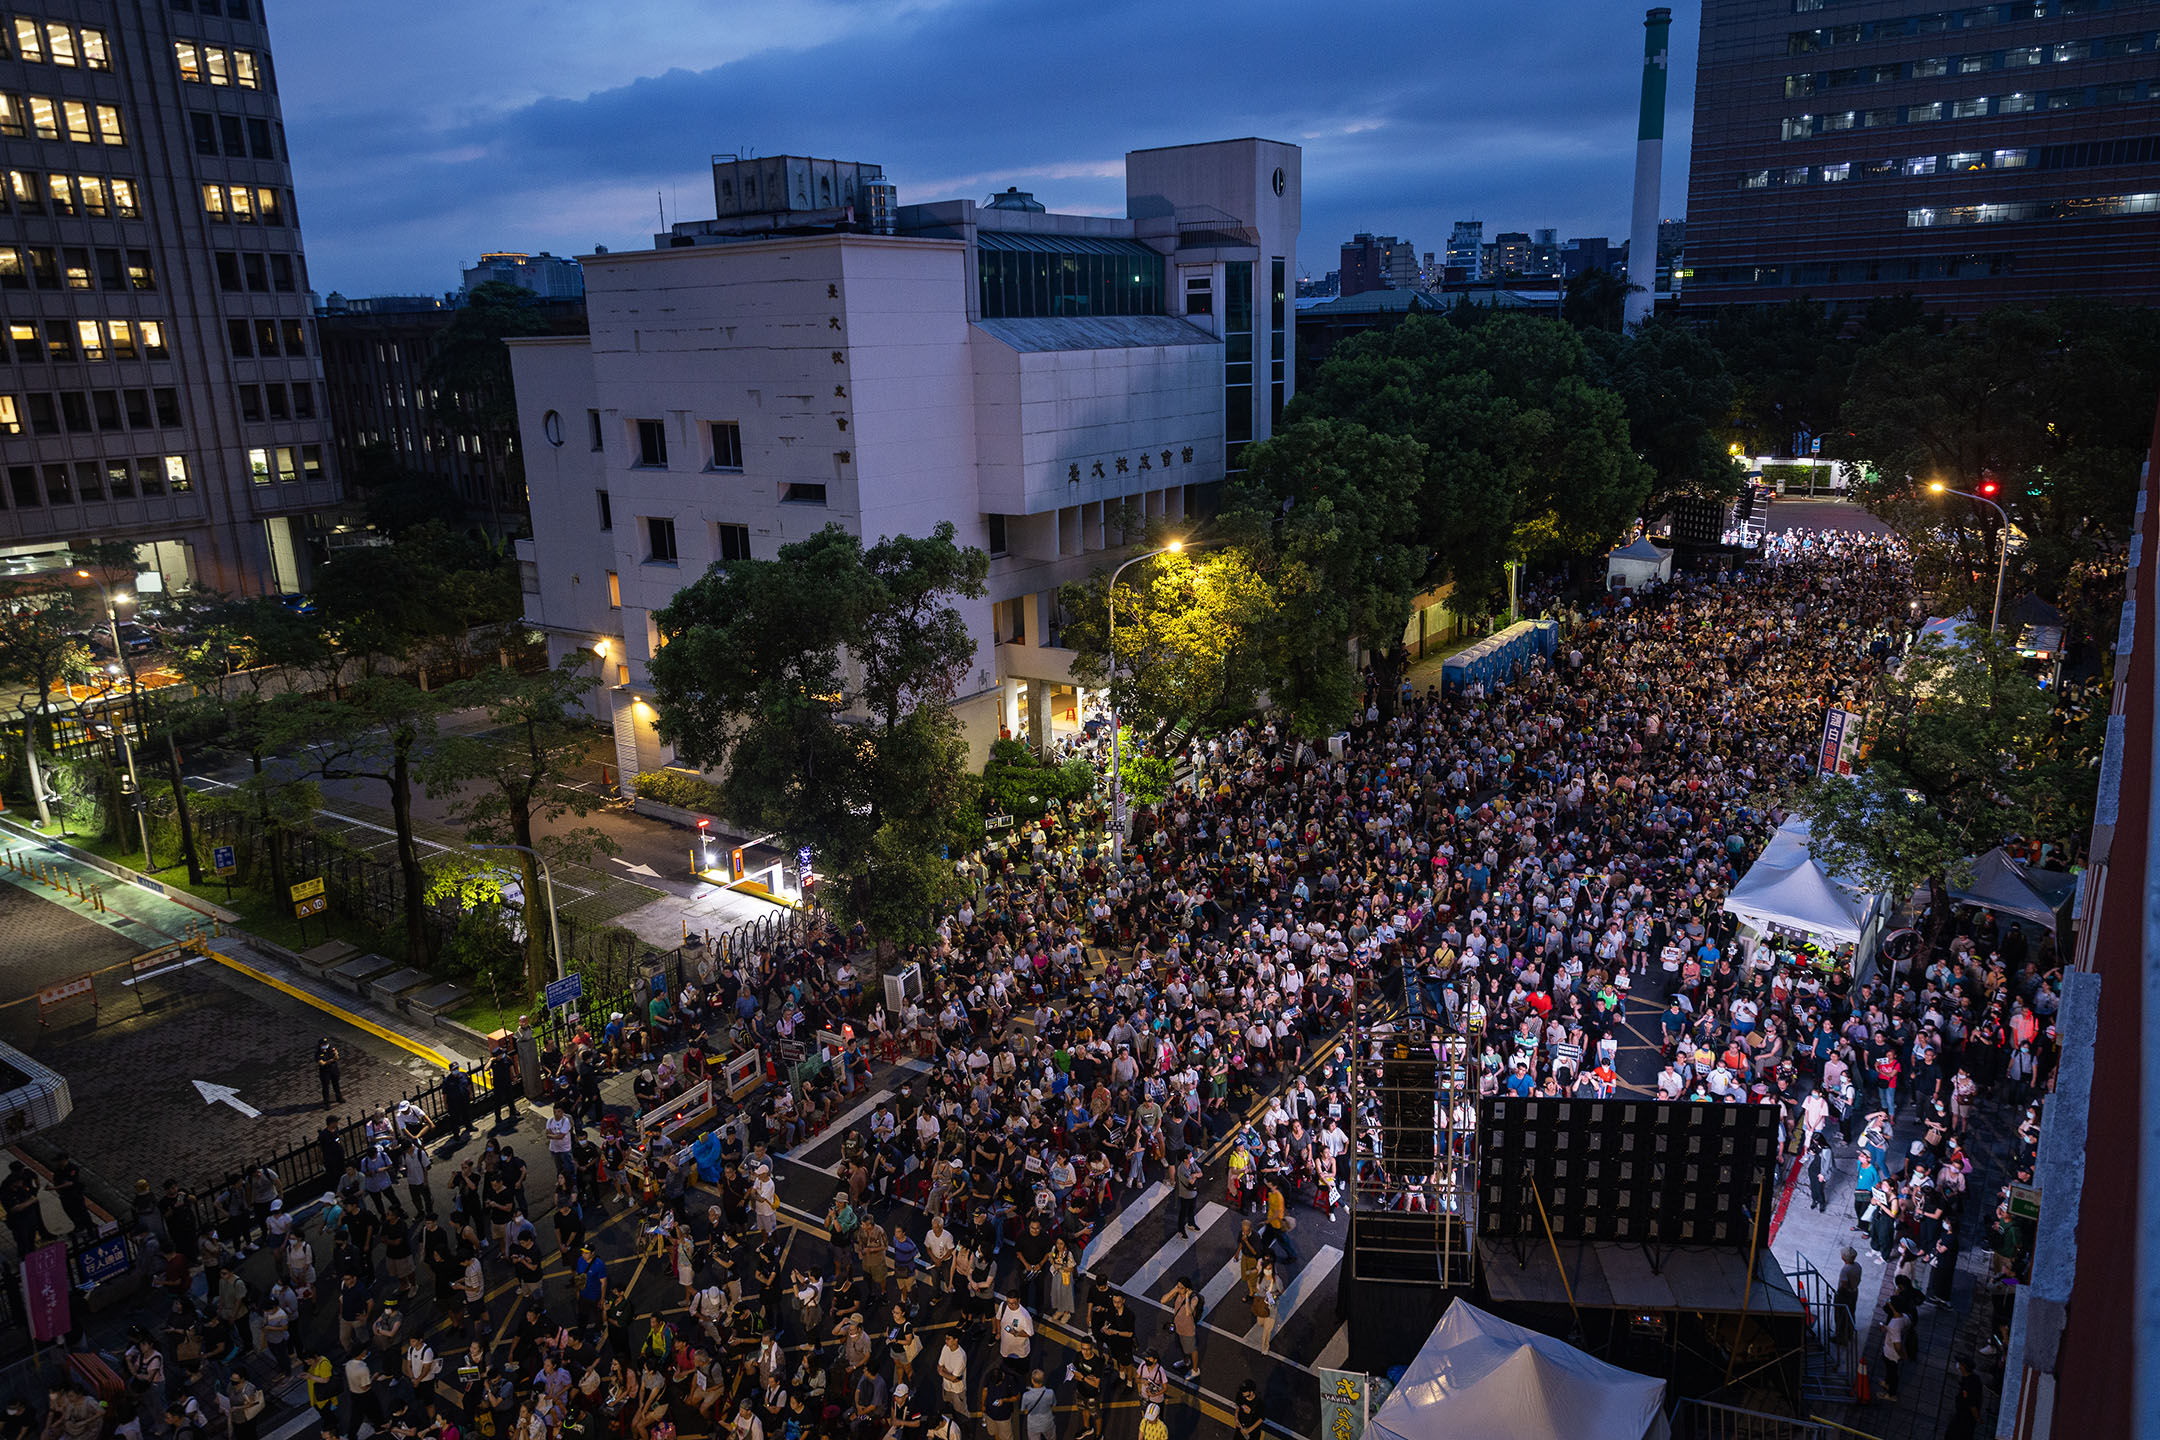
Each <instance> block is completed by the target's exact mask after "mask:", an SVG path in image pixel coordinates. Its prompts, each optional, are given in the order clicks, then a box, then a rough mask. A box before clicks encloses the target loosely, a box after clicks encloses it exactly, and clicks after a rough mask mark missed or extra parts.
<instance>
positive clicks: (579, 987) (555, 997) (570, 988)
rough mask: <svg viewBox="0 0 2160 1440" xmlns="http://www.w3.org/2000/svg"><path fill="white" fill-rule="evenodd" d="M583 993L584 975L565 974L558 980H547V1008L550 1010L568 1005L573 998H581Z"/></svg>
mask: <svg viewBox="0 0 2160 1440" xmlns="http://www.w3.org/2000/svg"><path fill="white" fill-rule="evenodd" d="M584 995H585V977H584V976H583V975H565V976H564V977H563V978H562V979H560V980H551V981H549V982H548V987H547V1008H548V1009H550V1010H554V1009H558V1008H560V1007H562V1006H564V1005H568V1004H569V1003H571V1002H572V1001H573V1000H580V999H583V998H584Z"/></svg>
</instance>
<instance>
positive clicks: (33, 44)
mask: <svg viewBox="0 0 2160 1440" xmlns="http://www.w3.org/2000/svg"><path fill="white" fill-rule="evenodd" d="M15 55H16V58H17V59H21V60H34V61H38V62H43V60H44V59H45V41H44V40H43V39H42V38H41V37H40V36H39V35H38V27H37V21H35V20H17V21H16V22H15Z"/></svg>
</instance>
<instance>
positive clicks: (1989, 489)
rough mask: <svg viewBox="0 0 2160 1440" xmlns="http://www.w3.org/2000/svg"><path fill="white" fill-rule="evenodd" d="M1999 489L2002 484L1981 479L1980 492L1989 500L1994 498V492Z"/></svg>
mask: <svg viewBox="0 0 2160 1440" xmlns="http://www.w3.org/2000/svg"><path fill="white" fill-rule="evenodd" d="M2000 489H2002V486H2000V485H1998V484H1996V483H1995V482H1994V481H1993V480H1982V481H1981V482H1980V493H1981V494H1982V495H1985V496H1987V497H1988V498H1989V499H1990V500H1992V499H1994V498H1995V492H1996V491H1998V490H2000Z"/></svg>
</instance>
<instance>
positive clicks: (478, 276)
mask: <svg viewBox="0 0 2160 1440" xmlns="http://www.w3.org/2000/svg"><path fill="white" fill-rule="evenodd" d="M490 283H493V284H498V285H515V286H517V287H518V288H519V289H520V290H530V291H532V292H533V294H535V295H537V296H539V297H540V298H541V299H543V300H582V299H584V298H585V271H584V268H583V267H582V266H580V265H579V264H578V262H577V261H575V260H566V259H564V258H563V257H562V256H560V255H550V254H548V253H547V252H546V251H545V250H543V251H541V252H540V253H539V254H538V255H524V254H520V253H518V252H516V251H499V252H497V253H494V254H491V255H482V256H481V257H480V263H479V264H477V265H475V266H473V267H472V268H471V269H469V270H467V271H465V273H464V285H463V287H462V288H463V289H464V290H465V291H466V292H467V293H470V292H472V291H474V290H477V289H479V288H480V287H481V286H482V285H486V284H490Z"/></svg>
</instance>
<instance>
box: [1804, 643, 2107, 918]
mask: <svg viewBox="0 0 2160 1440" xmlns="http://www.w3.org/2000/svg"><path fill="white" fill-rule="evenodd" d="M2097 720H2098V717H2097V715H2096V716H2095V722H2097ZM2099 739H2100V736H2099V734H2098V731H2097V728H2096V724H2086V725H2081V726H2071V725H2068V724H2067V723H2065V722H2062V721H2059V720H2058V718H2057V717H2056V716H2055V715H2054V713H2053V711H2052V702H2051V700H2050V698H2049V696H2048V695H2047V693H2046V692H2045V691H2043V690H2041V689H2040V688H2039V686H2038V685H2037V684H2036V683H2035V681H2034V678H2033V676H2032V675H2031V674H2030V673H2028V672H2027V671H2026V670H2025V669H2024V667H2023V665H2022V663H2021V662H2020V660H2019V658H2018V655H2017V646H2016V643H2015V641H2014V640H2011V639H2005V638H1999V637H1994V636H1990V635H1988V634H1987V632H1986V631H1984V630H1982V629H1980V628H1979V627H1977V626H1970V625H1968V626H1966V627H1964V628H1963V629H1961V630H1960V631H1959V635H1958V644H1957V645H1955V646H1950V645H1944V644H1943V643H1942V642H1941V641H1939V640H1935V639H1930V640H1928V641H1927V642H1925V643H1923V644H1922V645H1921V646H1920V647H1919V648H1918V649H1916V650H1915V651H1914V652H1913V653H1912V655H1911V656H1909V657H1908V658H1907V660H1906V662H1905V664H1904V667H1903V668H1902V669H1901V670H1900V671H1899V672H1897V673H1896V674H1895V675H1894V676H1892V677H1891V678H1890V679H1889V680H1888V681H1887V682H1886V684H1885V693H1884V697H1883V704H1882V706H1881V707H1880V709H1879V711H1878V712H1876V713H1875V715H1874V716H1873V717H1872V719H1871V723H1870V725H1869V729H1868V733H1867V736H1866V741H1867V750H1866V756H1865V758H1864V759H1863V760H1862V761H1861V763H1860V764H1858V765H1856V766H1855V767H1854V770H1853V774H1852V776H1851V777H1850V779H1844V778H1836V779H1832V778H1822V779H1816V780H1813V781H1810V782H1808V783H1807V784H1805V785H1803V786H1802V787H1801V788H1800V789H1799V790H1798V792H1797V794H1796V795H1795V796H1794V798H1793V804H1794V807H1795V808H1796V809H1797V810H1799V811H1800V812H1801V813H1802V814H1804V815H1806V816H1807V817H1808V821H1809V825H1810V828H1811V832H1812V837H1813V839H1812V844H1813V848H1814V852H1815V854H1816V855H1817V856H1818V857H1819V858H1821V859H1822V861H1823V862H1824V863H1825V864H1826V865H1828V866H1830V867H1831V868H1832V869H1833V870H1836V871H1840V872H1842V873H1847V874H1853V875H1857V876H1859V877H1860V878H1862V879H1863V880H1865V881H1867V882H1868V883H1869V884H1870V885H1872V886H1874V887H1876V888H1879V889H1881V890H1883V891H1884V892H1886V893H1888V894H1890V895H1891V896H1893V897H1894V898H1898V899H1902V898H1904V897H1905V896H1907V895H1910V894H1911V893H1912V891H1913V889H1914V888H1915V887H1916V886H1918V885H1920V884H1923V883H1928V884H1932V885H1935V886H1936V887H1938V888H1940V887H1941V886H1943V885H1944V884H1945V883H1946V882H1947V881H1949V880H1953V879H1955V878H1957V877H1958V876H1959V874H1960V873H1961V871H1962V867H1963V865H1964V863H1965V862H1966V861H1967V860H1968V859H1970V858H1971V857H1972V856H1975V855H1978V854H1980V853H1982V852H1984V851H1986V850H1989V849H1992V848H1993V847H1994V846H1996V845H1998V844H2000V843H2002V841H2003V840H2004V839H2005V838H2006V837H2008V836H2011V835H2025V836H2037V837H2043V838H2052V839H2062V838H2067V837H2070V836H2073V835H2075V834H2077V833H2078V832H2080V831H2082V830H2084V829H2085V828H2086V827H2087V826H2089V825H2090V824H2091V822H2092V796H2093V783H2092V776H2091V773H2090V769H2089V766H2090V764H2091V762H2092V757H2093V756H2094V755H2096V754H2097V753H2098V748H2099Z"/></svg>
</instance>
